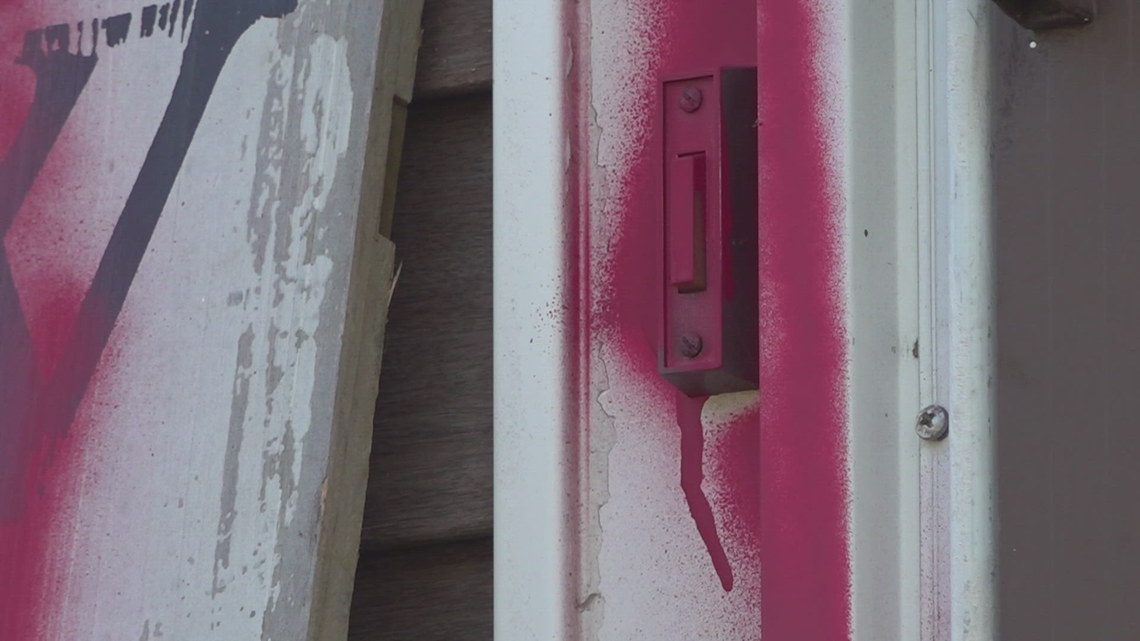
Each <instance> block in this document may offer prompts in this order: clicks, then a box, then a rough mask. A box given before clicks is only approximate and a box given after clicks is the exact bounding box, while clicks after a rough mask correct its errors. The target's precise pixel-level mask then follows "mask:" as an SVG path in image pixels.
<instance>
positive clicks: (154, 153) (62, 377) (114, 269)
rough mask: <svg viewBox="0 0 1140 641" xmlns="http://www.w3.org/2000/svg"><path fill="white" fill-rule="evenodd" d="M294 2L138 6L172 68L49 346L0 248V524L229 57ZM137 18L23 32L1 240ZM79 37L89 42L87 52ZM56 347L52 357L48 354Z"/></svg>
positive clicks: (116, 305)
mask: <svg viewBox="0 0 1140 641" xmlns="http://www.w3.org/2000/svg"><path fill="white" fill-rule="evenodd" d="M296 6H297V0H197V4H196V5H195V0H186V2H185V3H183V2H182V1H181V0H174V2H173V3H167V4H164V5H161V6H158V5H150V6H147V7H144V8H143V9H142V11H141V12H140V15H139V18H138V20H137V22H138V24H139V29H138V31H137V33H138V34H139V37H142V38H146V37H153V36H154V35H155V33H156V29H157V31H158V33H160V34H161V33H165V34H167V35H168V36H170V37H173V36H174V35H175V34H176V33H178V34H179V35H180V36H181V37H185V39H186V48H185V52H184V53H183V58H182V65H181V69H180V71H179V76H178V80H177V82H176V83H175V86H174V91H173V93H172V95H171V96H170V102H169V104H168V106H167V108H166V112H165V114H164V116H163V118H162V122H161V124H160V125H159V128H158V131H157V132H155V134H154V138H153V141H152V143H151V145H150V149H149V151H148V152H147V155H146V159H145V161H144V162H143V165H142V167H140V169H139V172H138V178H137V179H136V181H135V184H134V187H133V188H132V189H131V192H130V195H129V196H128V198H127V201H126V205H125V206H124V207H123V210H122V213H121V214H120V216H119V219H118V222H117V223H116V224H115V228H114V232H113V233H112V235H111V239H110V242H109V243H108V244H107V248H106V250H105V251H104V253H103V257H102V260H101V261H100V263H99V267H98V270H97V271H96V272H95V276H94V279H93V280H92V283H91V286H90V288H89V289H88V290H87V292H86V293H85V294H84V296H83V299H82V303H81V304H80V307H79V314H78V316H77V317H76V319H75V321H74V324H73V326H72V327H71V328H70V330H69V331H68V332H66V333H65V335H64V336H63V337H53V339H52V340H53V341H59V345H58V346H54V349H53V346H50V345H47V344H45V342H47V341H37V340H36V338H37V337H36V333H35V331H34V329H33V328H31V327H29V324H28V322H27V319H26V318H25V315H24V313H23V311H22V308H21V305H20V299H19V295H18V292H17V289H16V283H15V280H14V279H13V277H12V270H11V267H10V265H9V261H8V259H7V256H6V253H5V250H4V248H3V246H0V381H3V382H4V384H3V386H0V408H3V410H2V411H0V524H10V523H13V522H14V521H16V520H18V519H19V518H20V515H21V514H22V512H23V510H24V506H25V503H26V501H27V500H28V496H29V494H28V492H29V488H28V487H27V486H28V479H27V476H28V472H29V470H28V469H27V466H28V464H29V461H30V459H31V458H32V457H31V456H30V453H31V452H32V451H34V450H36V449H37V448H39V447H42V446H43V445H44V443H45V442H48V443H50V440H51V439H53V438H59V437H61V436H63V435H65V434H66V433H67V431H68V429H69V427H70V425H71V422H72V420H73V419H74V417H75V412H76V410H77V408H78V406H79V403H80V401H81V400H82V398H83V395H84V393H85V392H86V390H87V387H88V385H89V383H90V381H91V378H92V376H93V375H94V373H95V369H96V367H97V366H98V363H99V360H100V357H101V356H102V354H103V350H104V349H105V347H106V345H107V341H108V339H109V337H110V335H111V330H112V329H113V328H114V326H115V322H116V319H117V318H118V316H119V312H120V311H121V310H122V307H123V303H124V301H125V300H126V297H127V293H128V291H129V290H130V287H131V283H132V281H133V280H134V276H135V273H136V272H137V270H138V267H139V264H140V263H141V261H142V258H143V255H144V254H145V252H146V248H147V245H148V244H149V242H150V238H151V235H152V234H153V232H154V229H155V226H156V225H157V224H158V219H159V217H160V215H161V214H162V210H163V208H164V207H165V206H166V201H167V198H168V196H169V195H170V191H171V188H172V187H173V185H174V181H175V179H176V178H177V176H178V172H179V169H180V168H181V166H182V161H183V160H184V159H185V156H186V152H187V151H188V149H189V147H190V143H191V141H192V140H193V138H194V133H195V131H196V130H197V128H198V125H199V123H200V122H201V119H202V114H203V113H204V112H205V110H206V104H207V103H208V101H209V99H210V95H211V93H212V92H213V89H214V85H215V83H216V82H217V80H218V77H219V75H220V74H221V71H222V68H223V66H224V65H225V63H226V59H227V58H228V57H229V55H230V52H231V51H232V50H233V48H234V46H235V45H236V44H237V42H238V40H239V39H240V38H241V36H242V34H243V33H245V32H246V31H247V30H248V29H249V28H250V27H252V26H253V25H254V23H256V22H257V21H258V20H260V19H262V18H272V17H280V16H283V15H285V14H287V13H289V12H291V11H293V10H294V9H295V8H296ZM135 22H136V21H135V17H134V16H133V15H131V14H129V13H126V14H120V15H116V16H112V17H108V18H105V19H102V20H100V19H93V20H91V21H90V22H79V23H76V24H75V25H74V26H73V25H69V24H62V25H55V26H51V27H47V28H45V29H36V30H32V31H29V32H28V33H27V35H26V37H25V40H24V48H23V53H22V54H21V56H20V58H19V59H18V60H17V62H18V63H19V64H21V65H24V66H26V67H28V68H29V69H31V71H32V72H33V73H34V74H35V93H34V97H33V101H32V104H31V107H30V109H29V111H28V114H27V117H26V119H25V121H24V123H23V125H22V126H21V128H20V130H19V131H18V133H17V134H16V137H15V140H14V141H13V142H12V144H11V146H10V147H9V149H8V150H7V153H6V154H5V156H4V159H3V161H0V235H4V234H6V233H7V231H8V229H9V228H10V227H11V225H12V221H13V219H14V218H15V216H16V213H17V212H18V211H19V209H20V206H21V205H22V204H23V202H24V200H25V198H26V196H27V194H28V191H29V190H30V189H31V187H32V184H33V183H34V181H35V179H36V176H37V174H38V173H39V171H40V169H41V168H42V166H43V163H44V161H45V159H46V158H47V156H48V154H49V153H50V152H51V149H52V146H53V144H54V143H55V141H56V139H57V137H58V136H59V133H60V131H61V130H62V128H63V126H64V123H65V122H66V121H67V118H68V116H69V115H70V113H71V111H72V108H73V107H74V106H75V103H76V102H77V100H78V99H79V96H80V94H81V93H82V92H83V90H84V88H85V87H86V85H87V82H88V80H89V79H90V77H91V74H92V72H93V71H94V69H95V66H96V65H97V64H98V62H99V48H100V47H101V46H105V47H115V46H119V45H121V44H122V43H123V42H124V41H126V40H127V39H128V37H130V35H131V34H132V25H133V24H134V23H135ZM188 27H189V28H188ZM73 30H74V31H73ZM85 31H87V32H88V33H89V34H92V36H93V37H90V39H89V41H88V46H89V48H88V49H86V50H84V47H83V38H82V36H83V34H84V32H85ZM73 34H74V36H75V37H74V41H75V42H74V46H73ZM56 350H58V355H57V358H55V359H49V358H47V357H46V353H47V352H51V351H56ZM52 361H54V362H52Z"/></svg>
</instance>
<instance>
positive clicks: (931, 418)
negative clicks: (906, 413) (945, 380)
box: [914, 405, 950, 441]
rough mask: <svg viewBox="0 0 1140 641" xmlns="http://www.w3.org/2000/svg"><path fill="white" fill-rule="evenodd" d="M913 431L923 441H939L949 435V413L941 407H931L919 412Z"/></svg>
mask: <svg viewBox="0 0 1140 641" xmlns="http://www.w3.org/2000/svg"><path fill="white" fill-rule="evenodd" d="M914 431H915V432H917V433H918V437H919V438H921V439H922V440H924V441H941V440H942V439H944V438H946V435H947V434H949V433H950V413H949V412H947V411H946V408H945V407H942V406H941V405H931V406H930V407H927V408H926V409H924V410H922V411H921V412H919V414H918V418H917V419H916V420H915V424H914Z"/></svg>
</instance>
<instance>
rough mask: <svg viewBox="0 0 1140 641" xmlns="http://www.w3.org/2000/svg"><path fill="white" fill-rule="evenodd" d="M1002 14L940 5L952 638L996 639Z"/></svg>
mask: <svg viewBox="0 0 1140 641" xmlns="http://www.w3.org/2000/svg"><path fill="white" fill-rule="evenodd" d="M994 13H995V12H993V11H992V7H991V6H990V3H989V2H986V1H985V0H968V1H967V2H961V3H940V2H931V3H930V15H931V24H932V29H933V39H934V43H933V45H934V46H933V56H932V69H933V88H934V91H933V95H934V104H935V105H936V107H935V111H934V114H935V125H934V145H933V150H934V176H935V188H934V192H933V193H934V199H935V200H934V221H935V225H934V228H935V229H936V236H935V238H936V240H935V244H936V248H935V251H936V253H937V255H938V257H939V258H938V261H937V263H936V269H937V272H936V274H935V280H934V282H935V291H936V296H935V298H934V304H935V314H934V320H935V327H936V328H937V331H938V332H939V335H938V338H937V341H938V352H937V358H938V361H937V364H936V368H937V372H938V373H937V377H936V380H937V387H936V390H937V393H938V394H939V395H940V396H943V397H944V398H945V401H944V402H943V404H944V405H945V406H946V408H947V409H948V410H949V412H950V436H949V438H948V439H947V440H946V442H945V443H944V444H943V447H944V448H945V449H948V450H949V452H948V453H946V454H944V455H943V458H942V459H941V461H942V462H941V464H940V465H939V469H938V474H940V475H943V476H944V477H946V478H948V481H947V482H948V483H949V489H948V493H947V494H948V506H947V508H946V509H947V510H948V515H947V516H946V518H945V523H946V530H947V531H948V534H949V550H948V552H949V559H948V561H947V562H946V563H945V565H946V566H948V568H949V571H950V577H949V595H948V596H949V604H950V605H949V607H950V617H949V618H950V629H949V635H950V636H949V639H952V640H953V641H967V640H969V641H987V640H989V639H993V638H995V636H996V634H997V630H996V620H997V617H996V616H995V611H996V606H997V604H996V603H995V595H996V592H995V586H996V580H997V567H996V555H995V549H994V541H995V537H994V534H995V533H994V528H995V526H996V519H995V513H994V510H995V501H996V492H995V489H994V460H993V457H994V429H995V426H994V393H993V389H992V384H991V381H992V377H991V375H992V373H993V371H994V351H993V349H994V347H993V342H992V339H991V336H992V328H993V318H992V317H993V311H994V310H993V307H994V299H993V291H994V287H993V277H994V272H993V254H992V252H993V246H992V241H991V216H992V215H993V211H992V206H991V188H990V178H991V170H990V154H989V145H990V128H989V114H990V110H991V105H990V75H989V72H988V70H989V69H990V67H991V65H990V64H989V56H990V37H989V27H990V24H989V21H990V18H991V16H993V15H994ZM940 107H941V108H942V109H944V110H941V111H940ZM936 447H937V446H936ZM947 467H948V469H947ZM935 638H938V639H945V638H947V637H945V636H937V637H935Z"/></svg>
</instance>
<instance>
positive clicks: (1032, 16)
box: [994, 0, 1096, 31]
mask: <svg viewBox="0 0 1140 641" xmlns="http://www.w3.org/2000/svg"><path fill="white" fill-rule="evenodd" d="M994 2H995V3H996V4H997V6H999V7H1001V10H1002V11H1004V12H1005V13H1006V14H1007V15H1008V16H1009V17H1011V18H1013V19H1014V20H1016V21H1017V24H1019V25H1021V26H1023V27H1025V28H1026V29H1032V30H1034V31H1045V30H1048V29H1061V28H1064V27H1083V26H1084V25H1086V24H1088V23H1090V22H1092V19H1093V16H1094V15H1095V13H1096V11H1095V10H1096V0H994Z"/></svg>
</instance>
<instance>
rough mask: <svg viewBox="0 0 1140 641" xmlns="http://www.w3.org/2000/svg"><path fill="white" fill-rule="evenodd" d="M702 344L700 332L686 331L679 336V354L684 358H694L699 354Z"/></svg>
mask: <svg viewBox="0 0 1140 641" xmlns="http://www.w3.org/2000/svg"><path fill="white" fill-rule="evenodd" d="M704 346H705V342H704V340H702V339H701V335H700V334H696V333H688V334H685V335H683V336H681V356H684V357H685V358H696V357H698V356H700V355H701V350H702V349H704Z"/></svg>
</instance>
